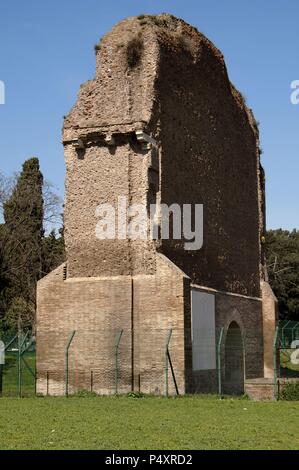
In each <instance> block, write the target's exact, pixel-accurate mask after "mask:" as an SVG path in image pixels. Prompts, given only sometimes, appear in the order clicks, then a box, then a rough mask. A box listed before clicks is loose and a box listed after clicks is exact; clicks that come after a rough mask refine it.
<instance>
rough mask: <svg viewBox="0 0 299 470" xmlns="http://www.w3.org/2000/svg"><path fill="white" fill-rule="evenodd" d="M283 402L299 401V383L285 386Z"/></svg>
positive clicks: (282, 392)
mask: <svg viewBox="0 0 299 470" xmlns="http://www.w3.org/2000/svg"><path fill="white" fill-rule="evenodd" d="M279 398H280V399H281V400H288V401H299V382H289V383H287V384H285V385H284V386H283V388H282V391H281V393H280V397H279Z"/></svg>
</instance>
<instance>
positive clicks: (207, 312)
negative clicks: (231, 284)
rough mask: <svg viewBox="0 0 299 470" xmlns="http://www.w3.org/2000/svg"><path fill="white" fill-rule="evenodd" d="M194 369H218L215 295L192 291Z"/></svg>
mask: <svg viewBox="0 0 299 470" xmlns="http://www.w3.org/2000/svg"><path fill="white" fill-rule="evenodd" d="M191 311H192V359H193V370H209V369H216V334H215V296H214V294H207V293H206V292H201V291H198V290H196V289H192V291H191Z"/></svg>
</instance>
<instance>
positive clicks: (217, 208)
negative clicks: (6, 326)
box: [37, 15, 276, 396]
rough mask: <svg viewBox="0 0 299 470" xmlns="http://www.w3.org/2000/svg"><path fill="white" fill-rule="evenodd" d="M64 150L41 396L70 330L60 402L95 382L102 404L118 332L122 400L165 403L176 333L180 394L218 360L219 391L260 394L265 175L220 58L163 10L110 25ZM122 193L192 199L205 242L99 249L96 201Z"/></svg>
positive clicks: (200, 388) (55, 378)
mask: <svg viewBox="0 0 299 470" xmlns="http://www.w3.org/2000/svg"><path fill="white" fill-rule="evenodd" d="M63 144H64V149H65V161H66V167H67V176H66V197H65V240H66V253H67V262H66V264H65V265H63V266H60V267H59V268H58V269H56V270H55V271H54V272H52V273H51V274H49V275H48V276H46V277H45V278H44V279H42V280H41V281H40V282H39V284H38V311H37V345H38V349H37V374H38V380H37V391H38V393H43V394H45V393H49V394H63V393H64V381H65V348H66V344H67V341H68V338H69V336H70V334H71V332H72V331H76V336H75V337H74V342H73V344H72V349H71V354H70V364H69V371H70V376H69V386H70V390H71V391H76V390H79V389H90V387H91V385H90V382H91V377H92V381H93V383H92V390H93V391H95V392H97V393H114V391H115V339H116V338H117V335H118V334H119V332H120V331H122V332H123V335H122V338H121V341H120V343H119V392H122V393H124V392H128V391H130V390H139V389H140V390H141V391H142V392H147V393H158V394H162V393H165V344H166V343H167V338H168V334H169V331H170V330H172V337H171V341H170V343H169V351H170V354H171V360H172V366H173V369H174V372H175V377H176V381H177V385H178V389H179V392H180V393H186V392H216V391H217V390H218V388H217V387H218V386H219V383H218V382H219V374H217V361H221V362H222V369H221V374H222V385H223V391H224V393H234V392H236V393H243V392H244V390H245V389H246V390H248V391H249V393H251V394H252V395H253V396H259V393H260V392H259V389H258V387H257V385H256V380H257V379H259V380H260V381H261V382H263V383H264V384H265V383H267V380H268V381H269V383H271V380H272V378H273V349H272V344H273V335H274V329H275V323H276V301H275V298H274V296H273V294H272V291H271V288H270V286H269V285H268V283H267V278H266V268H265V262H264V255H263V243H262V240H263V236H264V231H265V216H264V214H265V209H264V205H265V204H264V197H265V195H264V173H263V170H262V167H261V165H260V150H259V136H258V128H257V124H256V121H255V119H254V116H253V114H252V112H251V110H249V109H248V108H247V107H246V104H245V102H244V99H243V97H242V95H241V94H240V93H239V92H238V91H237V90H236V89H235V88H234V86H233V85H232V84H231V82H230V80H229V78H228V74H227V70H226V66H225V62H224V59H223V56H222V54H221V52H220V51H219V50H218V49H216V47H215V46H214V45H213V44H212V43H211V42H210V41H209V40H208V39H207V38H206V37H205V36H203V35H202V34H201V33H199V32H198V31H197V30H196V28H194V27H192V26H190V25H188V24H186V23H185V22H184V21H182V20H180V19H177V18H174V17H173V16H171V15H159V16H155V17H154V16H145V17H140V18H129V19H127V20H125V21H122V22H121V23H119V24H118V25H116V26H115V27H114V28H113V29H112V31H111V32H110V33H108V34H107V35H106V36H105V37H104V38H103V39H102V41H101V43H100V44H99V45H98V46H97V47H96V75H95V78H94V79H93V80H90V81H88V82H86V83H85V84H84V85H83V86H82V87H81V89H80V92H79V95H78V99H77V102H76V104H75V106H74V107H73V109H72V110H71V112H70V113H69V115H68V116H67V117H66V119H65V122H64V129H63ZM119 197H126V198H127V201H128V202H129V204H135V203H141V204H144V205H146V207H149V205H150V204H151V203H153V202H154V203H156V204H157V206H159V205H161V204H168V205H171V204H173V203H176V204H179V205H180V206H182V205H184V204H203V207H204V227H203V233H204V243H203V247H202V248H201V249H200V250H197V251H188V250H185V249H184V244H183V241H182V240H177V239H173V238H170V239H169V240H163V239H157V240H131V239H127V238H123V239H114V240H108V239H106V240H99V239H97V238H96V236H95V227H96V223H97V218H96V215H95V214H96V208H97V206H98V205H99V204H101V203H110V204H114V205H117V201H118V198H119ZM220 331H222V335H223V337H222V343H221V350H220V355H219V354H218V356H219V357H216V356H217V343H218V342H219V332H220ZM232 337H234V338H237V343H238V344H239V346H238V345H237V346H235V347H233V348H232V351H233V349H235V352H232V353H231V352H229V348H228V345H229V342H230V341H231V338H232ZM237 343H236V342H235V345H236V344H237ZM242 345H243V346H244V351H245V354H244V356H243V353H242ZM218 353H219V351H218ZM169 391H170V393H175V387H174V383H173V381H172V380H171V376H169Z"/></svg>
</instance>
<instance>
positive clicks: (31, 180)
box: [3, 158, 44, 327]
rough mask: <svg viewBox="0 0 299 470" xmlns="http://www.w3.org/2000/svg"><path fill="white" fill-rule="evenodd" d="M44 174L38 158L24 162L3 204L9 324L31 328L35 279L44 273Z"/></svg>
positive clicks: (6, 299) (5, 297) (6, 296)
mask: <svg viewBox="0 0 299 470" xmlns="http://www.w3.org/2000/svg"><path fill="white" fill-rule="evenodd" d="M42 191H43V176H42V173H41V171H40V168H39V161H38V159H37V158H31V159H30V160H27V161H26V162H25V163H24V164H23V169H22V172H21V174H20V175H19V177H18V179H17V182H16V185H15V187H14V189H13V192H12V195H11V197H10V198H9V199H8V200H7V201H6V202H5V203H4V206H3V209H4V211H3V212H4V221H5V232H6V233H5V258H6V262H5V264H6V266H7V278H8V281H9V287H8V288H7V289H6V292H5V295H4V300H5V303H6V307H7V313H6V315H7V318H8V319H9V323H10V324H12V323H15V325H16V326H17V324H19V326H20V323H22V324H23V325H22V326H23V327H28V326H29V325H30V324H32V322H33V318H34V311H35V290H36V289H35V288H36V282H37V281H38V279H40V278H41V275H42V258H41V255H42V254H41V243H42V237H43V215H44V212H43V195H42Z"/></svg>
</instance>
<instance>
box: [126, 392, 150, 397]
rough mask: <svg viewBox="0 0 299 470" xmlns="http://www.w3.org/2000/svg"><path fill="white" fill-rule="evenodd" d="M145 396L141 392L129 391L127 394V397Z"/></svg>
mask: <svg viewBox="0 0 299 470" xmlns="http://www.w3.org/2000/svg"><path fill="white" fill-rule="evenodd" d="M145 396H146V395H145V394H144V393H142V392H130V393H128V394H127V397H128V398H145Z"/></svg>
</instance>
